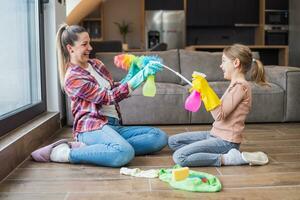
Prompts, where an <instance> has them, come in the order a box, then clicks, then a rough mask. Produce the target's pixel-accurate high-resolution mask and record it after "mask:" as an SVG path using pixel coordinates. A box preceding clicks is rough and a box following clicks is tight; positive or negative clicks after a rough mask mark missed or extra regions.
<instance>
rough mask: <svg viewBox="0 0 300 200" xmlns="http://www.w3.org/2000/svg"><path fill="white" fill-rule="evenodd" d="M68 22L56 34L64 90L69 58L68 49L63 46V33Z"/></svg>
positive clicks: (60, 77)
mask: <svg viewBox="0 0 300 200" xmlns="http://www.w3.org/2000/svg"><path fill="white" fill-rule="evenodd" d="M67 26H68V25H67V24H62V25H61V26H60V27H59V29H58V31H57V34H56V51H57V60H58V72H59V80H60V86H61V88H62V90H64V89H63V88H64V79H65V74H66V64H67V62H68V60H69V56H68V52H66V51H67V49H66V48H65V47H64V46H63V41H62V34H63V32H64V31H65V30H66V28H67Z"/></svg>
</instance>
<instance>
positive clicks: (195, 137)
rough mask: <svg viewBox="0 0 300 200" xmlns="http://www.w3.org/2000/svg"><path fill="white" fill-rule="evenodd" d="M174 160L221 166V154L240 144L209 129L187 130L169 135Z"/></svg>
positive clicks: (177, 162) (195, 164) (199, 164)
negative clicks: (214, 133) (225, 138)
mask: <svg viewBox="0 0 300 200" xmlns="http://www.w3.org/2000/svg"><path fill="white" fill-rule="evenodd" d="M168 143H169V147H170V148H171V149H172V150H173V151H175V152H174V154H173V160H174V162H175V163H176V164H179V165H181V166H190V167H196V166H201V167H204V166H217V167H218V166H221V156H222V154H225V153H227V152H228V151H229V150H230V149H233V148H235V149H239V147H240V144H237V143H232V142H228V141H225V140H222V139H221V138H217V137H214V136H213V135H211V134H210V132H209V131H195V132H186V133H181V134H177V135H173V136H170V137H169V141H168Z"/></svg>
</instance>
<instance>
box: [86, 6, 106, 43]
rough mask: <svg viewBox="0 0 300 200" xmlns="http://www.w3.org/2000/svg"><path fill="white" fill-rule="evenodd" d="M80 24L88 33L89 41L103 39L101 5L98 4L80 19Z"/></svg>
mask: <svg viewBox="0 0 300 200" xmlns="http://www.w3.org/2000/svg"><path fill="white" fill-rule="evenodd" d="M81 25H82V26H83V27H84V28H85V29H86V30H87V31H88V33H89V34H90V38H91V41H102V40H103V6H101V5H100V6H98V8H97V9H95V10H94V11H93V12H91V13H89V14H88V15H87V17H86V18H84V19H83V20H82V21H81Z"/></svg>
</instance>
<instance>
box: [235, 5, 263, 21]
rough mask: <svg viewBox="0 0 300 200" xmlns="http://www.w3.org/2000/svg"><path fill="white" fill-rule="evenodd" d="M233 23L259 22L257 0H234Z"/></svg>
mask: <svg viewBox="0 0 300 200" xmlns="http://www.w3.org/2000/svg"><path fill="white" fill-rule="evenodd" d="M234 7H235V9H234V10H235V13H234V24H245V25H247V24H252V25H258V24H259V0H235V3H234Z"/></svg>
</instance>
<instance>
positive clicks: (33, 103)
mask: <svg viewBox="0 0 300 200" xmlns="http://www.w3.org/2000/svg"><path fill="white" fill-rule="evenodd" d="M42 8H43V7H42V5H41V1H39V0H9V1H1V2H0V21H1V31H0V44H1V45H0V63H1V65H0V71H1V73H0V91H1V92H0V136H2V135H4V134H5V133H7V132H8V131H10V130H12V129H15V128H16V127H18V126H20V125H21V124H23V123H25V122H27V121H29V120H31V119H32V118H33V117H35V116H37V115H38V114H40V113H42V112H44V111H45V110H46V102H45V99H46V98H45V93H46V92H45V75H44V50H43V48H44V46H43V42H44V41H43V9H42Z"/></svg>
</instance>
